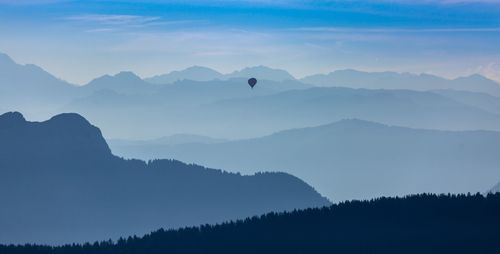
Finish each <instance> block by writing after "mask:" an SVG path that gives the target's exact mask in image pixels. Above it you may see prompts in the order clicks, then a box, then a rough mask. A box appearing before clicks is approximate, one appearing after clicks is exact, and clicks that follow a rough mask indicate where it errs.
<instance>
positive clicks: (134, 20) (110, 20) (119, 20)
mask: <svg viewBox="0 0 500 254" xmlns="http://www.w3.org/2000/svg"><path fill="white" fill-rule="evenodd" d="M65 20H69V21H79V22H91V23H96V24H101V25H146V24H151V23H153V22H156V21H159V20H161V18H160V17H157V16H139V15H105V14H84V15H77V16H69V17H66V18H65Z"/></svg>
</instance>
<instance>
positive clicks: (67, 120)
mask: <svg viewBox="0 0 500 254" xmlns="http://www.w3.org/2000/svg"><path fill="white" fill-rule="evenodd" d="M47 122H49V123H63V124H67V125H70V126H71V125H73V126H81V127H89V126H92V125H91V124H90V122H89V121H87V119H85V118H84V117H83V116H81V115H79V114H77V113H63V114H59V115H56V116H53V117H52V118H50V119H49V120H48V121H47Z"/></svg>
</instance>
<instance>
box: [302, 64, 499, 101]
mask: <svg viewBox="0 0 500 254" xmlns="http://www.w3.org/2000/svg"><path fill="white" fill-rule="evenodd" d="M301 81H302V82H304V83H308V84H313V85H317V86H335V87H351V88H368V89H411V90H419V91H426V90H435V89H454V90H465V91H472V92H482V93H488V94H491V95H495V96H500V84H498V83H497V82H495V81H493V80H490V79H487V78H485V77H483V76H481V75H477V74H476V75H471V76H468V77H462V78H457V79H453V80H449V79H445V78H441V77H438V76H434V75H430V74H419V75H417V74H411V73H396V72H362V71H356V70H338V71H334V72H330V73H328V74H316V75H311V76H308V77H305V78H302V79H301Z"/></svg>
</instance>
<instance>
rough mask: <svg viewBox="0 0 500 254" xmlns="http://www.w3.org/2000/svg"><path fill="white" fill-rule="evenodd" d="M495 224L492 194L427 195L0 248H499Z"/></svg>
mask: <svg viewBox="0 0 500 254" xmlns="http://www.w3.org/2000/svg"><path fill="white" fill-rule="evenodd" d="M499 227H500V194H496V195H488V196H486V197H485V196H482V195H479V194H477V195H457V196H452V195H440V196H436V195H429V194H427V195H413V196H408V197H403V198H377V199H374V200H371V201H351V202H346V203H340V204H336V205H332V206H331V207H325V208H322V209H308V210H303V211H294V212H291V213H280V214H277V213H270V214H266V215H264V216H260V217H254V218H248V219H245V220H241V221H236V222H227V223H224V224H220V225H204V226H202V227H196V228H185V229H181V230H164V229H160V230H157V231H155V232H153V233H151V234H148V235H144V236H142V237H124V238H122V239H120V240H118V241H116V242H109V241H101V242H96V243H88V244H83V245H65V246H40V245H24V246H14V245H10V246H6V245H0V253H2V254H19V253H23V254H59V253H64V254H80V253H86V254H114V253H132V254H139V253H148V254H164V253H172V254H181V253H182V254H202V253H218V254H230V253H231V254H233V253H240V254H254V253H263V254H276V253H289V254H295V253H297V254H303V253H352V254H366V253H372V254H400V253H407V254H421V253H429V254H434V253H436V254H442V253H454V254H470V253H499V252H500V236H499V235H498V228H499Z"/></svg>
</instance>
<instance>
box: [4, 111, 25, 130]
mask: <svg viewBox="0 0 500 254" xmlns="http://www.w3.org/2000/svg"><path fill="white" fill-rule="evenodd" d="M25 122H26V120H25V119H24V116H23V115H22V114H21V113H19V112H7V113H5V114H2V115H0V128H3V127H7V126H9V127H10V126H17V125H19V124H23V123H25Z"/></svg>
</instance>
